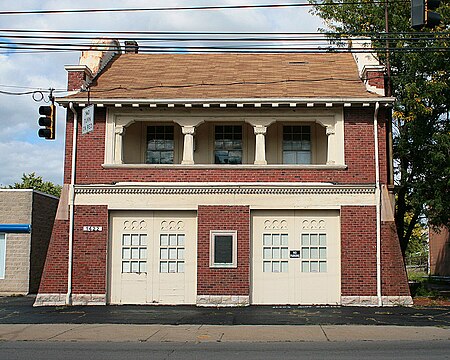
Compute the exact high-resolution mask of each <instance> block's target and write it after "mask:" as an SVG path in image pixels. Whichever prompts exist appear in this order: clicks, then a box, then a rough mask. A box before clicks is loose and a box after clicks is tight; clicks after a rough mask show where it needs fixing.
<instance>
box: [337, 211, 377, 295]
mask: <svg viewBox="0 0 450 360" xmlns="http://www.w3.org/2000/svg"><path fill="white" fill-rule="evenodd" d="M376 245H377V239H376V210H375V206H343V207H342V208H341V294H342V296H376V295H377V260H376Z"/></svg>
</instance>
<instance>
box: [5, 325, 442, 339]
mask: <svg viewBox="0 0 450 360" xmlns="http://www.w3.org/2000/svg"><path fill="white" fill-rule="evenodd" d="M419 340H422V341H428V340H441V341H448V340H450V329H449V328H439V327H424V326H421V327H415V326H364V325H310V326H296V325H287V326H285V325H270V326H267V325H234V326H223V325H178V326H173V325H123V324H50V325H49V324H4V325H0V341H91V342H92V341H98V342H102V341H111V342H189V343H201V342H312V341H316V342H317V341H322V342H326V341H333V342H337V341H419Z"/></svg>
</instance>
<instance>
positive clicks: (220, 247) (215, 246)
mask: <svg viewBox="0 0 450 360" xmlns="http://www.w3.org/2000/svg"><path fill="white" fill-rule="evenodd" d="M210 267H228V268H229V267H237V232H236V231H222V230H212V231H211V233H210Z"/></svg>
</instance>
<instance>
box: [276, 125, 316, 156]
mask: <svg viewBox="0 0 450 360" xmlns="http://www.w3.org/2000/svg"><path fill="white" fill-rule="evenodd" d="M311 161H312V158H311V126H309V125H284V126H283V164H311Z"/></svg>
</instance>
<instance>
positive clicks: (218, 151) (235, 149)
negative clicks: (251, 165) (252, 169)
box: [214, 125, 242, 164]
mask: <svg viewBox="0 0 450 360" xmlns="http://www.w3.org/2000/svg"><path fill="white" fill-rule="evenodd" d="M214 136H215V140H214V162H215V163H216V164H242V126H240V125H216V126H215V135H214Z"/></svg>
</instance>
